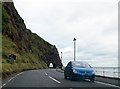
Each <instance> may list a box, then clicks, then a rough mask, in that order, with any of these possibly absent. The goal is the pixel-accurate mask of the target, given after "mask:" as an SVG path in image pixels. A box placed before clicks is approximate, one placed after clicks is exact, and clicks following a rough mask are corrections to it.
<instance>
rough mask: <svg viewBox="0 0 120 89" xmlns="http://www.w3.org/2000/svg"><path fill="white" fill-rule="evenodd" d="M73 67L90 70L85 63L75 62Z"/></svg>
mask: <svg viewBox="0 0 120 89" xmlns="http://www.w3.org/2000/svg"><path fill="white" fill-rule="evenodd" d="M72 65H73V67H80V68H90V65H89V64H87V63H84V62H75V63H74V62H73V63H72Z"/></svg>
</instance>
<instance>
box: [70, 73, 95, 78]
mask: <svg viewBox="0 0 120 89" xmlns="http://www.w3.org/2000/svg"><path fill="white" fill-rule="evenodd" d="M72 78H75V79H90V78H95V74H74V73H73V74H72Z"/></svg>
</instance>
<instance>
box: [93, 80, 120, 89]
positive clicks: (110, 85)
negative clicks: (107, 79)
mask: <svg viewBox="0 0 120 89" xmlns="http://www.w3.org/2000/svg"><path fill="white" fill-rule="evenodd" d="M95 82H96V83H99V84H104V85H107V86H111V87H117V88H120V87H119V86H117V85H113V84H109V83H103V82H99V81H95Z"/></svg>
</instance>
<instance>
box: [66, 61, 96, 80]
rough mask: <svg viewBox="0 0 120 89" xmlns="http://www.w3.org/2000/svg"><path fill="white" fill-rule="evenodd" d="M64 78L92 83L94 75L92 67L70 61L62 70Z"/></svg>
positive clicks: (84, 63)
mask: <svg viewBox="0 0 120 89" xmlns="http://www.w3.org/2000/svg"><path fill="white" fill-rule="evenodd" d="M64 78H65V79H67V78H70V79H77V80H80V79H90V81H92V82H94V80H95V73H94V70H93V69H92V67H91V66H90V65H89V64H88V63H86V62H80V61H79V62H78V61H70V62H69V63H68V64H67V66H66V67H65V70H64Z"/></svg>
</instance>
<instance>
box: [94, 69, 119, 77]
mask: <svg viewBox="0 0 120 89" xmlns="http://www.w3.org/2000/svg"><path fill="white" fill-rule="evenodd" d="M94 71H95V73H96V75H99V76H104V77H112V78H119V79H120V67H94Z"/></svg>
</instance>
